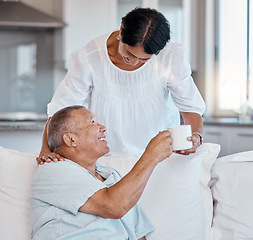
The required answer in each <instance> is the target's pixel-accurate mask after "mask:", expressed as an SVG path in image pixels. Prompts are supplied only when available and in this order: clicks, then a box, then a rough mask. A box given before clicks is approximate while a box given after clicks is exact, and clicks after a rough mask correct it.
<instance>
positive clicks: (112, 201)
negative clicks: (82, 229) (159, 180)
mask: <svg viewBox="0 0 253 240" xmlns="http://www.w3.org/2000/svg"><path fill="white" fill-rule="evenodd" d="M171 142H172V139H171V138H170V133H169V131H164V132H162V133H159V134H158V135H157V136H156V137H154V138H153V139H152V140H151V141H150V143H149V144H148V146H147V148H146V150H145V152H144V153H143V155H142V156H141V158H140V159H139V161H138V162H137V163H136V164H135V165H134V167H133V168H132V170H131V171H130V172H129V173H128V174H127V175H125V176H124V177H123V178H122V179H121V180H120V181H119V182H117V183H116V184H115V185H113V186H111V187H109V188H103V189H101V190H99V191H97V192H96V193H95V194H93V195H92V196H91V197H90V198H89V199H88V200H87V201H86V203H85V204H84V205H83V206H81V207H80V209H79V211H81V212H84V213H89V214H93V215H99V216H101V217H104V218H112V219H118V218H122V217H123V216H124V215H125V214H126V213H127V212H128V211H129V210H130V209H131V208H132V207H133V206H134V205H135V204H136V203H137V202H138V200H139V199H140V197H141V195H142V193H143V190H144V188H145V186H146V184H147V181H148V179H149V177H150V175H151V173H152V172H153V170H154V168H155V167H156V165H157V164H158V163H159V162H161V161H163V160H164V159H166V158H168V157H169V156H170V155H171V154H172V150H171Z"/></svg>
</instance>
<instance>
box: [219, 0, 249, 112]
mask: <svg viewBox="0 0 253 240" xmlns="http://www.w3.org/2000/svg"><path fill="white" fill-rule="evenodd" d="M250 3H251V4H250ZM216 21H217V22H216V60H217V61H216V79H217V81H216V96H215V101H216V103H215V112H216V115H219V116H221V115H224V114H230V115H232V114H233V113H235V112H238V111H241V110H242V106H245V104H247V105H248V106H249V107H250V108H251V109H252V108H253V74H252V70H253V33H252V31H250V30H249V29H252V27H253V6H252V1H251V0H217V1H216Z"/></svg>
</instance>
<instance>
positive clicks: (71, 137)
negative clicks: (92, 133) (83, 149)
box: [62, 133, 77, 147]
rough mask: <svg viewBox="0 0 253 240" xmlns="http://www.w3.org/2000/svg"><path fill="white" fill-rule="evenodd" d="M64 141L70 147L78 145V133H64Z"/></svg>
mask: <svg viewBox="0 0 253 240" xmlns="http://www.w3.org/2000/svg"><path fill="white" fill-rule="evenodd" d="M62 139H63V142H64V143H65V144H66V145H67V146H68V147H76V146H77V135H76V134H73V133H64V134H63V136H62Z"/></svg>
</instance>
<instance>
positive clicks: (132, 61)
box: [131, 58, 139, 66]
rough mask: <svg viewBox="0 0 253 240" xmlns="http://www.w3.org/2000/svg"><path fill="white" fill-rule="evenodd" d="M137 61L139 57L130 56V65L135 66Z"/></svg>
mask: <svg viewBox="0 0 253 240" xmlns="http://www.w3.org/2000/svg"><path fill="white" fill-rule="evenodd" d="M138 63H139V59H138V58H131V64H132V66H135V65H137V64H138Z"/></svg>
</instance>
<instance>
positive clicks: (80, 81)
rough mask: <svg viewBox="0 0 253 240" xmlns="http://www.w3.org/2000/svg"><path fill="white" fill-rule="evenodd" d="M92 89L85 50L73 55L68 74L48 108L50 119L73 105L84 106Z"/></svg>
mask: <svg viewBox="0 0 253 240" xmlns="http://www.w3.org/2000/svg"><path fill="white" fill-rule="evenodd" d="M91 88H92V80H91V72H90V69H89V64H88V61H87V55H86V53H85V48H84V49H81V50H77V51H75V52H73V53H72V55H71V57H70V62H69V68H68V72H67V74H66V76H65V78H64V79H63V81H62V82H61V83H60V85H59V86H58V88H57V90H56V92H55V94H54V96H53V98H52V100H51V102H50V103H49V104H48V106H47V114H48V117H50V116H52V115H53V114H54V113H55V112H56V111H58V110H60V109H62V108H64V107H67V106H71V105H83V104H84V102H85V100H86V99H87V97H88V96H89V92H90V90H91Z"/></svg>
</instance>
